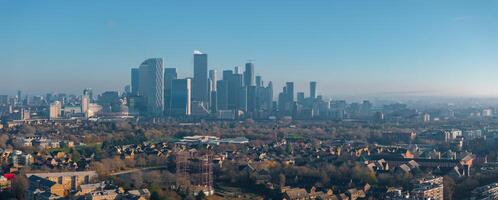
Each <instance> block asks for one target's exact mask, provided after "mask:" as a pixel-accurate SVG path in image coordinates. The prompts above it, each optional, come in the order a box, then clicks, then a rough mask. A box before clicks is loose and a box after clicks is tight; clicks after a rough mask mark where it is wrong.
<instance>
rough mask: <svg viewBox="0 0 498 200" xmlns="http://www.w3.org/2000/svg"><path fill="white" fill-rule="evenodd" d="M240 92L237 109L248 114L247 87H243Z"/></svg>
mask: <svg viewBox="0 0 498 200" xmlns="http://www.w3.org/2000/svg"><path fill="white" fill-rule="evenodd" d="M238 92H239V101H238V104H237V109H238V110H242V111H244V112H247V87H245V86H241V87H240V88H239V90H238Z"/></svg>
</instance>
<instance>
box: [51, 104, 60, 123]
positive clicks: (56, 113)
mask: <svg viewBox="0 0 498 200" xmlns="http://www.w3.org/2000/svg"><path fill="white" fill-rule="evenodd" d="M61 110H62V104H61V102H60V101H54V102H52V103H51V104H50V107H49V119H57V118H59V117H60V116H61Z"/></svg>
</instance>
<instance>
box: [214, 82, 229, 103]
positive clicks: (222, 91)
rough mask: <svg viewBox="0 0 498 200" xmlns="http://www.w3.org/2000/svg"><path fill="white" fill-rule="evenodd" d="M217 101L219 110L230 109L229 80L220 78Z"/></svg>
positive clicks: (217, 85)
mask: <svg viewBox="0 0 498 200" xmlns="http://www.w3.org/2000/svg"><path fill="white" fill-rule="evenodd" d="M216 87H217V88H216V102H217V106H216V107H217V109H218V110H227V109H228V81H227V80H219V81H217V84H216Z"/></svg>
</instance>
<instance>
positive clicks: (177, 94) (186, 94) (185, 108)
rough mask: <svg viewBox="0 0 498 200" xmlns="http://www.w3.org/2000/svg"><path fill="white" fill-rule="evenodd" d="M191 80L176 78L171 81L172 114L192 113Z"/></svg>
mask: <svg viewBox="0 0 498 200" xmlns="http://www.w3.org/2000/svg"><path fill="white" fill-rule="evenodd" d="M190 94H191V81H190V79H189V78H187V79H174V80H172V81H171V106H170V109H171V111H170V112H171V115H174V116H183V115H190V114H191V101H190V98H191V97H190Z"/></svg>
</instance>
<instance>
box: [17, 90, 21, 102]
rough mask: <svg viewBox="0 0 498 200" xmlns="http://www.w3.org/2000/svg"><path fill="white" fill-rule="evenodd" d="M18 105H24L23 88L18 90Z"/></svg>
mask: <svg viewBox="0 0 498 200" xmlns="http://www.w3.org/2000/svg"><path fill="white" fill-rule="evenodd" d="M16 103H17V105H22V93H21V90H17V102H16Z"/></svg>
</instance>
